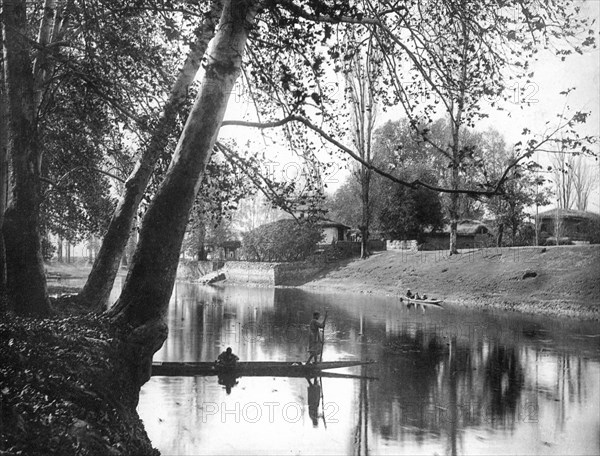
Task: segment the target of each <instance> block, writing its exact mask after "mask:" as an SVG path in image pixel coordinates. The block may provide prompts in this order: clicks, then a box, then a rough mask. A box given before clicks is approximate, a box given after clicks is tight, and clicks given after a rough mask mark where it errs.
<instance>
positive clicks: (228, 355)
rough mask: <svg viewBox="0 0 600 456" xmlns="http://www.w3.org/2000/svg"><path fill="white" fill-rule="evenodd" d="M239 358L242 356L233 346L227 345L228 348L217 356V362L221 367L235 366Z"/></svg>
mask: <svg viewBox="0 0 600 456" xmlns="http://www.w3.org/2000/svg"><path fill="white" fill-rule="evenodd" d="M239 359H240V358H238V357H237V356H236V355H235V354H234V353H233V351H232V350H231V347H227V350H225V351H224V352H223V353H221V354H220V355H219V357H218V358H217V361H216V364H217V366H220V367H226V368H231V367H235V365H236V364H237V362H238V361H239Z"/></svg>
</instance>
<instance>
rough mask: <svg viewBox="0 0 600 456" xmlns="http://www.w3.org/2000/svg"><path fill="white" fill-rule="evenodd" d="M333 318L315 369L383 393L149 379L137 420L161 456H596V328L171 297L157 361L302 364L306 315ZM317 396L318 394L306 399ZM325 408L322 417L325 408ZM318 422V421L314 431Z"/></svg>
mask: <svg viewBox="0 0 600 456" xmlns="http://www.w3.org/2000/svg"><path fill="white" fill-rule="evenodd" d="M326 308H328V309H329V320H328V322H327V328H326V336H327V342H326V344H325V350H324V355H323V359H324V360H338V359H352V358H358V359H375V360H377V364H375V365H373V366H369V367H368V368H361V367H356V368H348V369H340V370H336V371H335V372H344V373H353V374H360V373H361V372H366V373H368V374H369V375H371V376H375V377H378V379H379V380H377V381H372V382H367V381H364V380H363V381H361V380H356V379H338V378H323V379H322V390H321V391H322V401H321V403H320V407H319V415H320V416H319V420H318V423H317V425H314V424H313V421H312V420H311V418H310V416H309V407H308V382H307V380H305V379H299V378H283V377H277V378H273V377H259V378H250V377H246V378H240V379H238V384H237V385H235V386H234V387H233V389H232V390H231V394H229V395H228V394H227V393H226V391H225V389H224V387H223V386H221V385H219V384H218V383H217V379H216V378H215V377H195V378H190V377H187V378H177V377H172V378H166V377H154V378H152V379H151V380H150V382H148V383H147V384H146V385H145V386H144V387H143V388H142V392H141V395H140V405H139V408H138V410H139V412H140V416H141V417H142V419H143V420H144V423H145V425H146V429H147V431H148V433H149V435H150V438H151V439H152V441H153V443H154V444H155V446H156V447H157V448H159V449H160V450H161V452H162V453H163V454H165V455H170V454H315V453H318V454H348V453H355V454H368V453H369V452H370V453H371V454H436V453H437V454H567V453H568V454H597V453H599V452H600V442H599V437H598V435H599V433H600V418H599V416H598V415H599V412H598V404H599V403H600V393H599V389H600V387H599V380H600V363H599V360H600V353H599V350H598V341H599V340H600V339H599V338H597V337H594V336H595V335H597V334H598V333H600V325H598V324H596V323H591V324H576V323H574V322H569V321H566V322H561V321H557V320H550V319H541V318H533V317H528V316H518V315H514V314H504V313H495V314H493V313H481V312H479V313H478V312H474V311H472V310H468V311H467V310H464V309H450V308H446V309H445V310H439V309H427V310H426V311H425V312H423V311H422V310H421V309H414V308H413V309H407V308H406V307H405V306H403V305H402V304H400V303H399V302H398V301H397V300H396V299H394V298H382V297H372V296H356V295H339V294H338V295H334V294H331V295H323V294H316V293H310V292H305V291H300V290H294V289H271V288H243V287H228V288H209V287H196V286H193V285H184V284H178V285H177V287H176V290H175V292H174V296H173V301H172V303H171V306H170V310H169V315H168V319H169V327H170V333H169V338H168V339H167V341H166V342H165V344H164V346H163V348H162V349H161V350H160V351H159V352H157V353H156V355H155V357H154V359H155V360H163V361H200V360H202V361H207V360H214V359H215V358H216V356H217V355H218V353H219V352H220V351H222V350H224V349H225V348H226V347H227V346H231V347H232V348H233V350H234V352H236V353H237V354H238V355H239V356H240V358H241V359H243V360H254V361H263V360H264V361H266V360H280V361H284V360H294V361H296V360H305V359H306V357H307V353H306V345H307V329H306V325H307V323H308V321H309V320H310V316H311V314H312V312H313V310H320V311H321V312H323V311H324V310H325V309H326ZM313 397H314V394H313ZM323 405H325V407H323ZM323 415H325V418H324V419H323Z"/></svg>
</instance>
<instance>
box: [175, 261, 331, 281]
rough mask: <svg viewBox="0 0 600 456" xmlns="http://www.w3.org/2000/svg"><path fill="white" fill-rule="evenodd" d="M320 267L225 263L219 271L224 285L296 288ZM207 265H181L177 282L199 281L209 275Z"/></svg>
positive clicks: (208, 263) (190, 263)
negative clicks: (227, 283) (225, 283)
mask: <svg viewBox="0 0 600 456" xmlns="http://www.w3.org/2000/svg"><path fill="white" fill-rule="evenodd" d="M322 269H323V266H322V265H320V264H318V263H307V262H295V263H268V262H257V261H227V262H225V266H224V268H223V269H221V271H223V273H224V274H225V278H226V280H227V281H228V282H233V283H243V284H252V285H263V286H276V285H300V284H303V283H305V282H307V281H309V280H311V279H312V278H314V276H315V275H316V274H318V273H319V272H320V271H321V270H322ZM214 270H215V269H214V266H213V263H212V262H211V261H200V262H198V261H192V262H186V263H181V264H180V265H179V268H178V270H177V278H179V279H181V280H190V281H200V280H201V278H202V277H203V276H205V275H207V274H210V273H211V272H213V271H214Z"/></svg>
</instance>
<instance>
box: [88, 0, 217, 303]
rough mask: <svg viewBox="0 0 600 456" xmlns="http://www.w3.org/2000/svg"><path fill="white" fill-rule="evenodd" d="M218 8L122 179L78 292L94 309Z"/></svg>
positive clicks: (106, 291)
mask: <svg viewBox="0 0 600 456" xmlns="http://www.w3.org/2000/svg"><path fill="white" fill-rule="evenodd" d="M220 12H221V2H220V1H215V2H214V3H213V5H212V7H211V12H210V14H209V15H208V17H206V18H205V19H204V21H203V23H202V24H201V25H200V26H199V27H198V30H197V33H196V35H197V40H196V42H195V43H194V44H193V45H192V46H191V49H190V53H189V55H188V57H187V59H186V61H185V63H184V65H183V67H182V69H181V71H180V72H179V75H178V77H177V80H176V81H175V83H174V84H173V87H172V88H171V93H170V96H169V100H168V101H167V104H166V105H165V106H164V108H163V112H162V115H161V117H160V119H159V122H158V125H157V126H156V129H155V131H154V133H153V135H152V137H151V138H150V141H149V143H148V145H147V146H146V148H145V149H144V151H143V153H142V156H141V158H140V160H139V161H138V163H137V164H136V166H135V168H134V170H133V172H132V173H131V175H130V176H129V178H128V179H127V182H126V183H125V190H124V193H123V195H122V196H121V199H120V201H119V203H118V205H117V208H116V209H115V212H114V214H113V217H112V220H111V222H110V224H109V226H108V230H107V232H106V234H105V236H104V240H103V242H102V247H101V248H100V252H99V253H98V256H97V257H96V261H95V262H94V266H93V268H92V270H91V272H90V275H89V276H88V279H87V281H86V283H85V285H84V287H83V290H82V291H81V293H80V294H79V297H80V299H81V300H82V301H83V302H86V303H88V304H89V305H90V306H92V307H94V308H96V309H103V308H105V307H106V305H107V301H108V298H109V296H110V292H111V290H112V287H113V284H114V281H115V277H116V275H117V272H118V270H119V265H120V262H121V258H122V257H123V252H124V250H125V246H126V244H127V240H128V239H129V235H130V233H131V227H132V224H133V219H134V217H135V215H136V214H137V209H138V205H139V203H140V201H141V199H142V197H143V196H144V191H145V190H146V186H147V185H148V181H149V180H150V177H151V176H152V173H153V171H154V166H155V164H156V161H157V160H158V158H159V156H160V155H161V153H162V152H163V150H164V149H165V147H166V145H167V141H168V133H169V132H170V131H172V130H173V129H174V128H175V125H176V120H177V115H178V114H179V112H180V110H181V107H182V106H183V104H184V103H185V100H186V98H187V95H188V90H189V88H190V86H191V84H192V83H193V81H194V78H195V77H196V73H198V69H199V68H200V64H201V62H202V57H203V56H204V54H205V52H206V48H207V46H208V43H209V41H210V39H211V38H212V37H213V35H214V27H215V23H216V21H217V19H218V17H219V15H220Z"/></svg>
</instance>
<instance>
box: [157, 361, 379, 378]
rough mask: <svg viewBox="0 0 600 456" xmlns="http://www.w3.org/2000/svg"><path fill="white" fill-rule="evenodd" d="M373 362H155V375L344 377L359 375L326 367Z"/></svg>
mask: <svg viewBox="0 0 600 456" xmlns="http://www.w3.org/2000/svg"><path fill="white" fill-rule="evenodd" d="M372 363H373V361H325V362H321V363H317V364H302V363H300V362H286V361H284V362H277V361H242V362H238V363H237V365H236V366H235V367H234V368H227V369H223V368H222V367H220V366H216V365H215V363H214V362H187V363H186V362H154V363H152V375H153V376H157V375H161V376H168V377H174V376H177V377H179V376H185V377H190V376H196V375H198V376H207V375H228V376H236V377H241V376H245V377H270V376H273V377H312V376H331V377H342V378H346V377H348V378H354V377H360V376H356V375H347V374H335V375H323V374H330V373H323V372H322V371H323V370H327V369H337V368H341V367H354V366H362V365H366V364H372Z"/></svg>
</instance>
